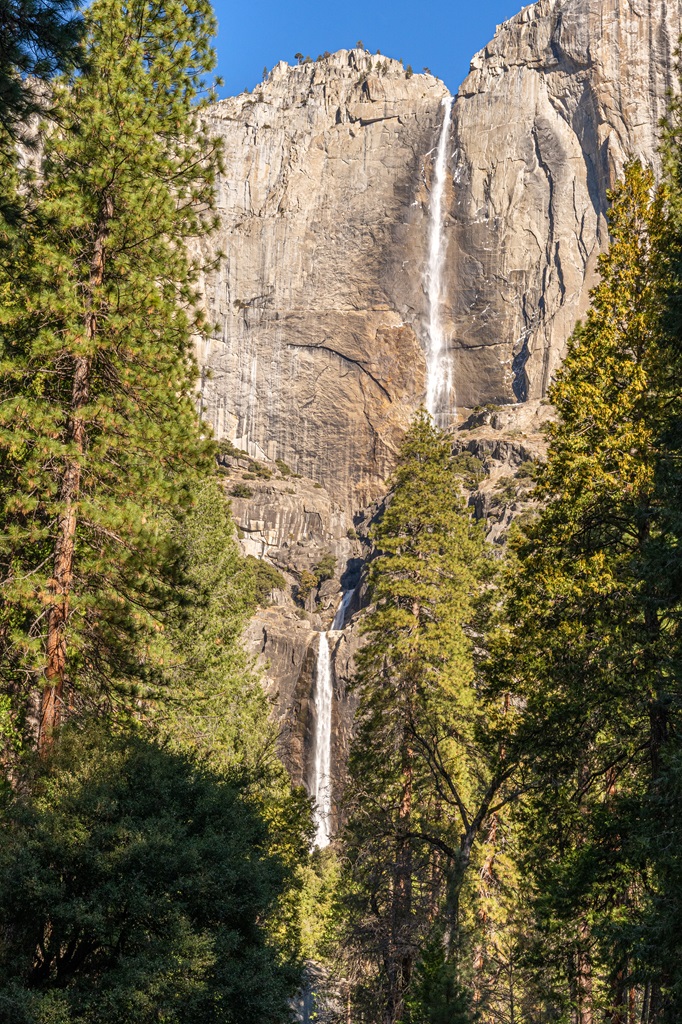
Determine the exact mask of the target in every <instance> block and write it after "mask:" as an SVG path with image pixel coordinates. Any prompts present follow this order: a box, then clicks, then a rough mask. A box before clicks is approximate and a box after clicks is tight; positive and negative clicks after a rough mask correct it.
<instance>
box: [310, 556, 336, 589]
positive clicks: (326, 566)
mask: <svg viewBox="0 0 682 1024" xmlns="http://www.w3.org/2000/svg"><path fill="white" fill-rule="evenodd" d="M313 572H314V574H315V578H316V580H317V582H318V583H323V582H324V581H325V580H331V579H333V578H334V576H335V574H336V556H335V555H333V554H332V553H331V551H326V552H325V553H324V555H323V556H322V558H321V559H320V561H319V562H318V563H317V565H316V566H314V568H313Z"/></svg>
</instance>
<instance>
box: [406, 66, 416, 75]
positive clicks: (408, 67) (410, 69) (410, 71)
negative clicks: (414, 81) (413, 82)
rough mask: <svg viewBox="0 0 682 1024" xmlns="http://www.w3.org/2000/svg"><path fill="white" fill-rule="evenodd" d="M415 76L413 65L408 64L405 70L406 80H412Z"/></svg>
mask: <svg viewBox="0 0 682 1024" xmlns="http://www.w3.org/2000/svg"><path fill="white" fill-rule="evenodd" d="M413 74H414V71H413V70H412V65H411V64H408V65H407V67H406V68H405V78H412V75H413Z"/></svg>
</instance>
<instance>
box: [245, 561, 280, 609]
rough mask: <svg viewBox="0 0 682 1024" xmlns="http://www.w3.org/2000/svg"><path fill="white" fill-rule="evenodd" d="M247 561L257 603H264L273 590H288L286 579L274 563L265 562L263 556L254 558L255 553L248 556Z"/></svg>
mask: <svg viewBox="0 0 682 1024" xmlns="http://www.w3.org/2000/svg"><path fill="white" fill-rule="evenodd" d="M246 563H247V566H248V568H249V573H250V576H251V586H252V588H253V595H254V600H255V601H256V603H257V604H263V603H264V602H265V600H266V599H267V597H268V595H269V594H270V593H271V591H273V590H286V585H287V584H286V580H285V579H284V576H282V574H281V572H279V570H278V569H275V567H274V565H270V563H269V562H264V561H263V559H262V558H254V557H253V555H248V556H247V558H246Z"/></svg>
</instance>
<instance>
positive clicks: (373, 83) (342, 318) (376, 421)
mask: <svg viewBox="0 0 682 1024" xmlns="http://www.w3.org/2000/svg"><path fill="white" fill-rule="evenodd" d="M681 28H682V25H681V23H680V0H673V2H671V3H668V2H663V0H539V2H538V3H537V4H535V5H533V6H531V7H527V8H524V9H523V10H522V11H521V12H520V13H519V14H518V15H516V17H514V18H512V19H511V20H510V21H508V22H506V23H505V24H504V25H502V26H500V28H499V29H498V31H497V33H496V35H495V37H494V39H493V40H492V41H491V43H490V44H489V45H488V46H487V47H486V48H485V49H484V50H483V51H481V53H479V54H477V55H476V56H475V57H474V58H473V60H472V65H471V72H470V74H469V76H468V77H467V78H466V80H465V82H464V83H463V85H462V87H461V88H460V90H459V92H458V94H457V97H456V99H455V103H454V108H453V116H452V122H451V135H450V139H449V145H448V176H447V181H446V188H445V196H444V203H443V209H444V216H443V231H444V236H445V239H444V241H445V253H446V259H445V264H446V265H445V275H444V280H443V308H442V310H441V320H442V323H443V326H444V328H445V333H446V336H447V338H448V339H449V345H450V348H451V353H452V359H453V363H454V391H455V397H456V404H457V408H458V410H459V413H460V417H465V416H466V415H468V411H469V410H471V409H472V408H474V407H475V406H479V405H485V404H486V403H489V402H494V403H497V404H500V403H507V402H518V401H519V400H525V399H526V398H538V397H541V396H543V395H544V394H545V393H546V390H547V386H548V383H549V381H550V379H551V376H552V373H553V372H554V370H555V368H556V367H557V365H558V363H559V362H560V360H561V357H562V354H563V352H564V349H565V343H566V339H567V337H568V335H569V334H570V331H571V329H572V327H573V325H574V323H575V321H576V318H578V317H580V316H581V315H582V314H583V312H584V311H585V309H586V305H587V301H588V291H589V288H590V286H591V284H592V283H593V282H594V280H595V272H596V261H597V256H598V254H599V252H600V251H601V250H603V248H604V247H605V245H606V243H607V226H606V219H605V213H606V209H607V195H606V193H607V189H608V187H609V185H611V184H612V183H613V182H614V179H615V177H616V176H617V175H618V174H619V172H620V171H621V169H622V167H623V163H624V161H625V160H626V159H627V157H628V156H630V155H639V156H642V157H643V158H644V159H646V160H650V161H653V162H656V144H657V124H658V121H659V118H660V117H661V115H662V114H663V113H664V110H665V97H666V91H667V90H668V89H669V88H671V87H672V85H673V72H672V67H673V63H674V62H673V56H672V54H673V50H674V48H675V45H676V42H677V39H678V36H679V34H680V31H681ZM445 93H446V90H445V87H444V86H443V84H442V83H441V82H439V81H438V80H437V79H435V78H433V77H431V76H429V75H412V76H410V77H408V73H407V72H406V71H405V70H404V69H403V67H402V65H401V64H400V63H399V62H397V61H393V60H389V59H388V58H385V57H381V56H379V55H370V54H367V53H365V52H364V51H362V50H351V51H345V50H342V51H339V52H338V53H335V54H332V55H330V56H327V57H324V58H321V59H320V60H318V61H316V62H311V63H308V64H303V65H301V66H296V67H288V66H287V65H286V64H283V63H282V64H279V65H278V66H277V67H276V68H275V69H274V70H273V71H272V72H270V74H269V75H268V77H267V80H266V81H264V82H263V83H262V85H261V86H259V87H258V88H257V89H256V90H254V92H253V93H252V94H248V93H245V94H242V95H241V96H238V97H234V98H232V99H228V100H223V101H221V102H220V103H217V104H216V105H215V106H213V107H211V108H210V109H209V110H208V112H207V113H206V114H205V116H206V117H207V118H208V119H209V121H210V125H211V128H212V130H213V131H214V132H215V133H216V134H218V135H219V136H220V137H221V138H222V139H223V141H224V143H225V154H226V172H225V174H224V176H222V177H221V180H220V182H219V220H220V226H219V229H218V232H217V234H216V235H214V236H212V237H211V238H210V239H207V240H205V242H204V247H205V251H206V253H207V254H208V255H214V254H215V252H216V251H217V250H222V251H224V252H225V254H226V258H225V260H224V261H223V262H222V263H221V264H220V266H219V267H217V268H216V270H215V271H214V272H213V273H211V274H209V275H208V276H207V278H206V281H205V294H206V300H207V306H208V309H209V313H210V319H211V322H215V323H216V325H217V326H216V331H215V333H214V335H213V337H212V338H211V339H210V341H209V342H208V343H207V344H206V345H205V346H204V347H203V348H202V351H201V352H200V353H199V354H200V360H201V362H202V365H203V366H204V367H205V368H207V369H210V371H211V373H210V375H208V374H204V377H203V386H202V390H203V397H202V407H203V410H204V413H205V415H206V417H207V418H208V419H209V420H210V422H211V423H212V424H213V425H214V427H215V430H216V433H217V435H218V436H219V437H223V436H224V437H229V438H231V439H232V440H234V442H235V443H236V444H237V445H238V447H240V448H243V449H245V450H247V451H248V452H249V453H250V454H251V455H252V456H255V457H259V458H270V459H276V458H280V459H284V460H285V461H286V462H287V463H289V464H290V465H291V467H292V469H293V470H294V471H295V472H297V473H301V474H303V475H304V476H307V477H310V478H311V479H312V480H314V481H316V482H318V483H321V484H322V485H324V487H325V489H326V490H327V491H328V493H329V495H330V498H331V499H332V500H333V501H334V502H336V503H337V504H338V505H339V506H342V507H343V508H344V509H346V510H347V511H356V510H358V509H360V508H362V507H363V506H365V505H366V504H368V503H369V502H370V501H372V500H374V499H375V498H377V497H378V496H379V495H380V494H381V493H382V491H383V485H384V480H385V477H386V475H387V473H388V472H389V470H390V469H391V466H392V463H393V460H394V457H395V451H396V448H397V446H398V444H399V441H400V437H401V435H402V432H403V430H404V429H405V426H406V424H407V423H408V421H409V418H410V416H411V414H412V413H413V411H414V410H415V409H416V408H417V407H418V405H419V404H420V402H421V401H422V400H423V398H424V393H425V356H424V352H425V350H426V347H427V342H428V338H427V334H428V310H427V300H426V294H425V281H424V266H425V262H426V254H427V249H428V221H429V197H430V186H431V179H432V173H433V163H434V147H435V146H436V144H437V140H438V135H439V131H440V126H441V124H442V121H443V109H442V106H441V101H442V98H443V96H444V95H445Z"/></svg>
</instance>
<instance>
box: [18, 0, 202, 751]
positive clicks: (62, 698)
mask: <svg viewBox="0 0 682 1024" xmlns="http://www.w3.org/2000/svg"><path fill="white" fill-rule="evenodd" d="M86 23H87V61H86V64H85V69H84V71H83V72H82V73H80V74H77V75H75V76H74V77H72V78H71V79H70V80H68V81H65V82H63V83H62V84H61V85H59V87H58V91H57V97H56V98H57V101H58V102H59V104H60V108H61V117H60V126H59V129H55V130H52V131H50V132H49V133H48V134H47V137H46V140H45V149H44V154H43V159H42V168H41V174H40V179H39V183H38V184H35V186H34V188H33V189H32V190H30V191H29V192H28V197H29V198H28V199H27V200H26V205H25V209H24V211H23V216H24V225H25V230H24V231H23V233H22V235H21V243H20V244H17V239H16V238H12V237H9V236H5V242H6V243H7V244H6V245H5V246H4V248H3V249H2V253H1V270H2V277H3V281H2V287H1V296H2V305H1V307H0V345H1V354H0V394H1V395H2V403H1V404H0V521H1V522H2V526H3V539H2V542H1V544H0V580H1V584H2V586H1V589H0V661H1V663H2V668H1V669H0V673H1V678H2V685H3V688H4V690H5V692H6V693H9V694H11V696H12V698H13V700H14V702H15V707H16V709H17V712H19V711H20V709H22V708H24V709H25V708H26V707H27V701H28V698H29V695H30V694H32V693H35V692H36V691H39V692H40V691H42V697H41V700H40V708H39V725H38V728H39V733H40V742H41V743H42V744H43V745H45V744H47V743H49V740H50V737H51V735H52V733H53V731H54V729H55V727H56V726H57V725H58V723H59V721H60V718H61V717H62V715H63V713H64V709H65V707H66V706H67V705H71V704H73V703H74V702H76V703H77V702H78V701H99V700H101V698H105V699H106V700H107V701H111V700H112V699H113V698H114V697H115V696H116V694H117V692H118V693H121V692H122V691H121V689H120V684H121V683H122V682H125V681H129V682H132V683H133V684H137V683H139V682H143V681H145V680H146V681H149V680H150V679H152V678H153V677H154V673H155V670H156V668H157V666H156V665H155V664H154V657H153V652H154V649H155V645H154V643H153V637H154V635H155V633H157V632H158V631H159V630H161V629H163V619H164V611H163V609H164V606H165V605H166V604H167V603H168V602H169V601H171V600H172V599H173V595H174V590H175V584H176V582H177V580H176V574H175V571H174V570H175V568H176V567H177V557H176V556H177V545H176V543H175V541H174V539H173V535H172V529H171V528H170V527H169V525H168V523H169V515H172V514H173V512H174V511H176V510H178V509H182V508H183V507H186V506H187V504H188V503H189V502H190V500H191V489H192V485H193V482H194V481H195V479H196V478H197V475H198V474H201V473H202V472H204V471H205V470H206V468H207V467H208V466H209V464H210V457H211V445H210V442H209V441H208V440H202V438H201V437H200V435H199V433H198V428H197V422H196V417H195V411H194V402H193V388H194V381H195V365H194V361H193V356H192V345H191V339H192V335H193V333H194V332H196V331H198V330H201V327H202V321H201V314H200V313H198V312H197V308H196V302H197V296H196V292H195V281H196V278H197V273H198V267H197V265H196V264H195V263H194V261H193V260H192V259H190V258H189V256H188V254H187V249H186V241H187V239H188V238H189V237H191V236H193V235H197V234H198V233H200V232H205V231H206V230H208V229H210V227H211V223H212V220H211V212H210V211H211V207H212V203H213V185H214V178H215V174H216V170H217V168H218V166H219V154H218V152H217V150H216V145H215V143H214V142H213V141H212V140H211V139H210V138H209V137H208V135H207V132H206V130H205V128H203V127H202V124H201V122H200V121H199V119H198V117H197V112H198V110H199V109H200V107H201V104H202V102H204V101H205V100H204V99H202V95H203V94H204V93H205V88H206V87H205V76H206V75H207V73H209V72H210V70H211V68H212V67H213V65H214V54H213V50H212V48H211V35H212V32H213V30H214V28H215V22H214V18H213V14H212V11H211V8H210V5H209V3H208V0H188V2H186V3H184V2H181V0H170V2H169V3H166V4H164V5H162V6H159V5H157V4H153V3H149V2H146V0H134V2H133V3H131V4H121V3H120V0H96V2H95V3H93V4H92V6H91V7H90V8H89V9H88V11H87V14H86ZM117 688H118V689H117ZM19 728H21V722H19Z"/></svg>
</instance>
